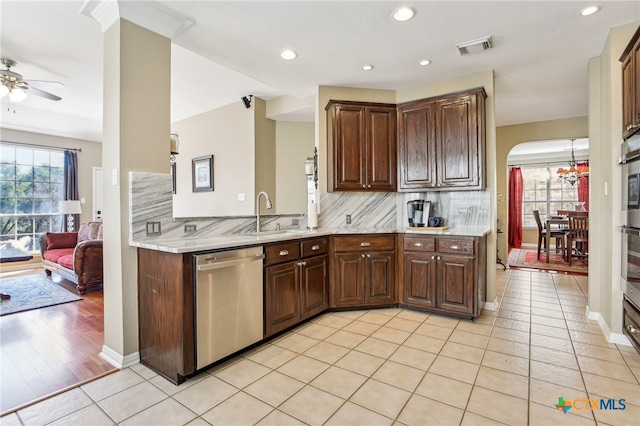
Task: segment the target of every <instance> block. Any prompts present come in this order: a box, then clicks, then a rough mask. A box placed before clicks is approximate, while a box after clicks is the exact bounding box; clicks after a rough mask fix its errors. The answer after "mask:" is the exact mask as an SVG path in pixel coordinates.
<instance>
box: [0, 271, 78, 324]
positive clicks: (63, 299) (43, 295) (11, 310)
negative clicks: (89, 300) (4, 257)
mask: <svg viewBox="0 0 640 426" xmlns="http://www.w3.org/2000/svg"><path fill="white" fill-rule="evenodd" d="M0 293H3V294H9V295H10V296H11V299H8V300H2V301H0V316H2V315H8V314H15V313H16V312H23V311H29V310H32V309H38V308H44V307H46V306H53V305H59V304H61V303H68V302H76V301H78V300H82V297H80V296H78V295H77V294H73V293H71V292H69V291H67V290H65V289H64V288H62V287H60V286H59V285H57V284H56V283H54V282H53V281H50V280H48V279H47V278H45V277H44V276H43V275H39V274H32V275H23V276H19V277H12V278H3V279H0Z"/></svg>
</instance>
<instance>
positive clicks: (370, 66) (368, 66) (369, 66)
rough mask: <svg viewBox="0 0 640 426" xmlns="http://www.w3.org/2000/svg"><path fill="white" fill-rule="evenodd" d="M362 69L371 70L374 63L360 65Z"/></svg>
mask: <svg viewBox="0 0 640 426" xmlns="http://www.w3.org/2000/svg"><path fill="white" fill-rule="evenodd" d="M360 69H361V70H362V71H371V70H372V69H373V65H363V66H361V67H360Z"/></svg>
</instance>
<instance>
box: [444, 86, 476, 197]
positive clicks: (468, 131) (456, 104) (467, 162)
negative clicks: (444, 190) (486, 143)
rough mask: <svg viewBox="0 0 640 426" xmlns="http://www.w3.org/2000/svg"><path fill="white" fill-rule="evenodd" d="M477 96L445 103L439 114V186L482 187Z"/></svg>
mask: <svg viewBox="0 0 640 426" xmlns="http://www.w3.org/2000/svg"><path fill="white" fill-rule="evenodd" d="M478 97H479V96H478V95H462V96H458V97H454V98H451V99H448V100H444V101H442V102H441V103H440V105H439V111H438V117H439V118H438V164H437V169H438V172H437V175H438V182H437V185H438V186H439V187H466V189H468V187H470V186H471V187H479V186H480V179H481V174H482V171H481V169H480V166H481V163H480V154H481V152H480V151H481V147H480V143H481V141H482V136H481V135H480V134H479V130H480V127H479V123H478V113H477V108H478V102H479V101H478Z"/></svg>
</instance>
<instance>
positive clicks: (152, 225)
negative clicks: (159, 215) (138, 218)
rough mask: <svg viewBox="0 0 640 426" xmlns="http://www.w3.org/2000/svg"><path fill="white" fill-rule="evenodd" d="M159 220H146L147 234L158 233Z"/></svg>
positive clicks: (159, 231)
mask: <svg viewBox="0 0 640 426" xmlns="http://www.w3.org/2000/svg"><path fill="white" fill-rule="evenodd" d="M161 233H162V232H161V230H160V222H157V221H149V222H147V235H160V234H161Z"/></svg>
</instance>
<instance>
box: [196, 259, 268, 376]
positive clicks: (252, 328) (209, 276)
mask: <svg viewBox="0 0 640 426" xmlns="http://www.w3.org/2000/svg"><path fill="white" fill-rule="evenodd" d="M194 257H195V266H196V274H197V275H196V368H197V369H201V368H203V367H206V366H207V365H209V364H211V363H213V362H215V361H218V360H220V359H222V358H224V357H225V356H227V355H230V354H232V353H234V352H237V351H239V350H240V349H243V348H245V347H247V346H250V345H251V344H253V343H255V342H258V341H260V340H261V339H262V338H263V315H262V309H263V308H262V306H263V298H262V262H261V260H262V259H263V258H264V254H263V252H262V247H261V246H260V247H251V248H246V249H239V250H229V251H221V252H216V253H209V254H201V255H196V256H194Z"/></svg>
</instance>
